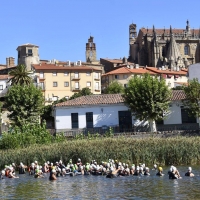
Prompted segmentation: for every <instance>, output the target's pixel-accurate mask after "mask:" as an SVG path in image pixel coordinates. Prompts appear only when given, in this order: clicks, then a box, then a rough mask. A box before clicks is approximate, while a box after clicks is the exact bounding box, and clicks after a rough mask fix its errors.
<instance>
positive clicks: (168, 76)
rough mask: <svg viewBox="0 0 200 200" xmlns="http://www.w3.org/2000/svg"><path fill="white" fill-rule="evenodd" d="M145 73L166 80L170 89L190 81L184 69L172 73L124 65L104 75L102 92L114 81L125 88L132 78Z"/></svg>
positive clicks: (153, 68) (152, 68)
mask: <svg viewBox="0 0 200 200" xmlns="http://www.w3.org/2000/svg"><path fill="white" fill-rule="evenodd" d="M145 73H148V74H150V75H152V76H158V77H162V78H164V79H165V81H166V85H168V86H169V87H170V88H173V87H176V86H177V84H176V83H182V84H186V83H187V80H188V78H187V70H186V69H182V70H180V71H172V70H167V69H162V68H159V69H157V68H155V67H143V68H139V67H136V68H132V67H131V68H130V66H129V65H124V66H123V67H121V68H118V69H116V70H113V71H111V72H108V73H106V74H103V75H102V78H101V84H102V91H103V89H105V88H106V87H107V86H108V85H109V84H110V83H111V82H113V81H117V82H119V83H121V84H122V85H123V86H124V87H126V86H127V83H128V81H129V80H130V79H131V78H132V77H134V76H135V75H138V76H141V75H143V74H145Z"/></svg>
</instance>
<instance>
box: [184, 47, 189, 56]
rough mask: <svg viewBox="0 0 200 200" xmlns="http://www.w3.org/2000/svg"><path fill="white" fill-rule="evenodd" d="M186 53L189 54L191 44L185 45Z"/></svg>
mask: <svg viewBox="0 0 200 200" xmlns="http://www.w3.org/2000/svg"><path fill="white" fill-rule="evenodd" d="M184 54H185V55H189V46H188V45H185V47H184Z"/></svg>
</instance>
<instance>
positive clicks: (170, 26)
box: [170, 25, 172, 35]
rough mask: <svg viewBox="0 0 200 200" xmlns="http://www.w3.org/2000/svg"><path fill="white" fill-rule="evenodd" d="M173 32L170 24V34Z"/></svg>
mask: <svg viewBox="0 0 200 200" xmlns="http://www.w3.org/2000/svg"><path fill="white" fill-rule="evenodd" d="M171 34H172V26H171V25H170V35H171Z"/></svg>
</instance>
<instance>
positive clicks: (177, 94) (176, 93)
mask: <svg viewBox="0 0 200 200" xmlns="http://www.w3.org/2000/svg"><path fill="white" fill-rule="evenodd" d="M185 98H186V95H185V92H184V91H183V90H172V97H171V101H176V100H183V99H185Z"/></svg>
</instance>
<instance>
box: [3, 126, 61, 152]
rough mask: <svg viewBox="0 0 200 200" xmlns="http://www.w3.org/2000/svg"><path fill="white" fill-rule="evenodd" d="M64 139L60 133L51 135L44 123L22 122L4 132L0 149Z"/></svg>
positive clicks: (17, 147)
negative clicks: (19, 125)
mask: <svg viewBox="0 0 200 200" xmlns="http://www.w3.org/2000/svg"><path fill="white" fill-rule="evenodd" d="M63 140H65V137H64V136H63V135H62V134H60V135H57V136H52V135H51V134H50V133H49V132H48V130H46V124H43V125H39V124H24V125H22V126H21V127H20V128H19V127H14V128H13V129H10V131H9V132H7V133H6V132H4V133H3V134H2V137H1V139H0V149H19V148H24V147H28V146H30V145H33V144H50V143H54V142H60V141H63Z"/></svg>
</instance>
